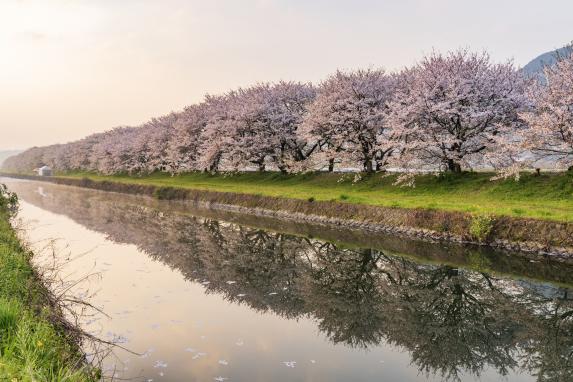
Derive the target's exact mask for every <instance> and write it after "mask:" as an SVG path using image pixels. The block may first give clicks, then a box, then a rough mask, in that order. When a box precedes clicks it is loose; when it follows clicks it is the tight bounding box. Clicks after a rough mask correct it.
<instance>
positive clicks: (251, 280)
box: [20, 188, 573, 381]
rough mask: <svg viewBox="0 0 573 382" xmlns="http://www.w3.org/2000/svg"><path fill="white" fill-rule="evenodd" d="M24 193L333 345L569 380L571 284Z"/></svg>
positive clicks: (441, 368)
mask: <svg viewBox="0 0 573 382" xmlns="http://www.w3.org/2000/svg"><path fill="white" fill-rule="evenodd" d="M25 191H26V190H25V188H24V189H23V190H22V192H21V193H20V196H21V197H22V198H23V199H24V200H25V201H28V202H31V203H34V204H41V205H42V208H45V209H48V210H52V211H54V212H57V213H64V214H66V215H67V216H69V217H71V218H72V219H74V220H76V221H78V222H79V223H81V224H82V225H84V226H86V227H88V228H91V229H94V230H96V231H99V232H103V233H105V234H106V235H107V236H108V237H109V238H110V239H111V240H113V241H116V242H120V243H132V244H135V245H137V246H138V247H139V249H141V250H142V251H144V252H145V253H147V254H148V255H149V256H151V257H152V258H154V259H156V260H158V261H161V262H163V263H165V264H167V265H168V266H170V267H171V268H173V269H175V270H177V271H179V272H181V273H182V274H183V275H184V277H185V278H186V279H188V280H193V281H196V282H201V283H203V285H205V288H206V291H207V293H217V294H220V295H222V296H224V297H225V298H226V299H227V300H228V301H230V302H233V303H239V304H246V305H248V306H249V307H250V308H251V309H255V310H257V311H260V312H267V313H273V314H277V315H279V316H282V317H285V318H298V317H309V318H311V319H312V320H314V321H315V322H316V323H317V325H318V328H319V329H320V331H321V332H322V333H323V334H324V335H325V336H326V337H327V338H328V339H329V340H330V341H332V342H333V343H339V344H344V345H346V346H351V347H358V348H366V349H367V348H370V347H374V346H377V345H378V344H380V343H382V342H387V343H391V344H393V345H396V346H399V347H401V348H403V349H406V350H407V351H408V352H409V353H410V354H411V359H412V362H413V363H414V364H415V365H416V366H417V367H418V368H419V370H420V371H421V372H424V373H429V374H434V373H435V374H439V375H441V376H443V377H444V378H449V379H456V378H457V377H458V376H460V375H461V373H470V374H473V375H476V376H479V375H480V373H481V372H482V371H483V370H484V369H486V368H494V369H495V370H497V371H498V372H499V373H500V374H502V375H505V374H507V373H508V372H509V371H510V370H516V369H523V370H527V371H530V372H532V373H534V374H535V375H537V379H538V380H539V381H571V380H573V297H572V296H571V290H568V289H565V288H557V287H553V286H548V285H543V284H534V283H529V282H524V281H517V280H512V279H504V278H499V277H495V276H492V275H490V274H487V273H485V272H479V271H471V270H465V269H462V268H456V267H453V266H450V265H428V264H423V263H418V262H416V261H414V260H410V259H407V258H404V257H398V256H391V255H388V254H386V253H384V251H380V250H374V249H349V248H340V247H338V246H336V245H334V244H332V243H328V242H323V241H320V240H314V239H308V238H304V237H297V236H292V235H287V234H283V233H278V232H269V231H265V230H260V229H255V228H248V227H245V226H241V225H237V224H233V223H227V222H221V221H217V220H212V219H206V218H199V217H194V216H189V215H183V214H177V213H165V212H160V211H159V210H157V209H154V208H152V207H150V206H146V205H142V204H135V203H129V200H130V199H129V198H128V197H123V196H121V197H120V196H117V197H114V198H112V197H106V198H101V197H97V196H98V195H100V194H98V193H92V194H90V193H87V192H85V191H82V192H83V193H82V192H77V193H75V192H71V191H70V192H64V193H59V194H57V196H56V194H54V195H52V197H50V198H40V196H39V195H38V194H35V193H33V192H25ZM86 195H92V196H93V197H92V198H88V197H86ZM532 266H535V265H534V264H532Z"/></svg>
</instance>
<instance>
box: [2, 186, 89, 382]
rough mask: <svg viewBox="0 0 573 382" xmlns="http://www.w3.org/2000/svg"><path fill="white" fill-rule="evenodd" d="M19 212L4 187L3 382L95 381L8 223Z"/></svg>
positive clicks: (15, 200) (75, 338) (58, 311)
mask: <svg viewBox="0 0 573 382" xmlns="http://www.w3.org/2000/svg"><path fill="white" fill-rule="evenodd" d="M16 208H17V199H16V197H15V196H14V195H12V194H10V193H8V192H7V191H6V189H5V188H4V187H2V188H0V380H6V381H11V382H16V381H95V380H97V375H96V374H97V372H95V371H94V370H93V369H91V368H90V367H88V366H87V365H86V363H85V358H84V357H83V355H82V353H81V352H80V351H79V343H78V341H79V339H78V338H77V336H76V335H74V334H73V333H72V332H70V331H69V328H66V327H65V323H64V321H63V320H62V312H61V311H60V310H59V309H58V307H57V306H56V305H55V304H54V303H53V301H54V300H53V299H52V298H51V295H50V293H49V292H48V291H47V289H46V288H45V287H44V285H43V283H42V281H41V280H40V278H39V276H38V274H37V272H36V271H35V270H34V268H33V266H32V265H31V259H32V253H31V252H30V251H28V250H27V249H26V248H25V247H23V245H22V244H21V242H20V241H19V239H18V238H17V236H16V234H15V232H14V230H13V228H12V226H11V225H10V219H11V217H12V214H13V213H14V212H15V209H16Z"/></svg>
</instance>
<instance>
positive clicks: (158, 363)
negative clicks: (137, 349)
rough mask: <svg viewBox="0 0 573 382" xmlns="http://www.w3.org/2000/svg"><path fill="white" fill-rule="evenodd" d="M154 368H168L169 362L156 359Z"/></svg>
mask: <svg viewBox="0 0 573 382" xmlns="http://www.w3.org/2000/svg"><path fill="white" fill-rule="evenodd" d="M153 367H154V368H156V369H157V368H166V367H167V363H166V362H163V361H155V365H153Z"/></svg>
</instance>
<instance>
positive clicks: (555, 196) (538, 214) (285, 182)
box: [60, 172, 573, 222]
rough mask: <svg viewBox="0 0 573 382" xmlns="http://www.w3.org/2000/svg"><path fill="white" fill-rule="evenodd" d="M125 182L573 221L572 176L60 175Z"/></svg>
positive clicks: (468, 174) (472, 174)
mask: <svg viewBox="0 0 573 382" xmlns="http://www.w3.org/2000/svg"><path fill="white" fill-rule="evenodd" d="M60 176H62V177H74V178H82V177H85V178H90V179H93V180H100V181H101V180H109V181H114V182H122V183H137V184H149V185H156V186H169V187H182V188H189V189H201V190H212V191H222V192H234V193H246V194H257V195H265V196H277V197H284V198H296V199H310V198H313V199H314V200H336V201H340V202H344V203H357V204H368V205H375V206H386V207H401V208H425V209H440V210H447V211H462V212H470V213H477V214H494V215H504V216H514V217H530V218H537V219H544V220H555V221H565V222H570V221H573V173H571V172H568V173H559V174H556V173H546V174H542V175H540V176H536V175H534V174H523V176H522V178H521V180H520V181H518V182H516V181H514V180H498V181H491V180H490V178H491V177H492V174H486V173H463V174H459V175H457V174H451V175H450V174H448V175H444V176H434V175H425V176H420V177H418V178H417V180H416V187H415V188H410V187H397V186H394V185H393V183H394V181H395V175H389V176H388V175H384V174H375V175H372V176H369V177H365V178H363V179H361V180H359V181H357V182H354V176H355V175H354V174H346V175H342V174H327V173H308V174H299V175H282V174H279V173H239V174H233V175H220V174H217V175H211V174H205V173H189V174H182V175H177V176H170V175H169V174H165V173H154V174H149V175H142V176H129V175H111V176H103V175H98V174H92V173H68V174H60Z"/></svg>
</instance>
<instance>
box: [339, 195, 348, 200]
mask: <svg viewBox="0 0 573 382" xmlns="http://www.w3.org/2000/svg"><path fill="white" fill-rule="evenodd" d="M348 198H349V196H348V195H346V194H341V195H340V200H348Z"/></svg>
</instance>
